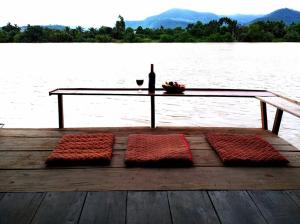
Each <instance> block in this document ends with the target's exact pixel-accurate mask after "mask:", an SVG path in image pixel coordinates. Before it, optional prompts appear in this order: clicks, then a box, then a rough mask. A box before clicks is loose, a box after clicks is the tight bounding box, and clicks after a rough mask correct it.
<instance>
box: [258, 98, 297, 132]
mask: <svg viewBox="0 0 300 224" xmlns="http://www.w3.org/2000/svg"><path fill="white" fill-rule="evenodd" d="M274 95H275V96H272V97H270V96H257V97H256V98H257V99H259V100H260V105H261V117H262V127H263V128H264V129H266V130H267V129H268V119H267V118H268V117H267V106H266V104H270V105H272V106H274V107H276V108H277V111H276V115H275V119H274V124H273V129H272V132H273V133H274V134H276V135H277V134H278V132H279V128H280V124H281V120H282V115H283V111H286V112H288V113H290V114H292V115H294V116H296V117H298V118H300V103H299V102H297V101H294V100H291V99H288V98H286V97H283V96H280V95H278V94H276V93H274Z"/></svg>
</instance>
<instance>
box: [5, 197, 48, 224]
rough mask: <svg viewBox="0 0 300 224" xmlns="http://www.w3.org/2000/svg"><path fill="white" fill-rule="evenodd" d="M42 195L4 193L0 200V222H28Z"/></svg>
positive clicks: (7, 223)
mask: <svg viewBox="0 0 300 224" xmlns="http://www.w3.org/2000/svg"><path fill="white" fill-rule="evenodd" d="M43 196H44V194H43V193H6V194H5V196H4V197H3V198H2V200H0V223H1V224H13V223H24V224H27V223H30V221H31V220H32V218H33V217H34V215H35V213H36V211H37V209H38V207H39V205H40V203H41V201H42V199H43Z"/></svg>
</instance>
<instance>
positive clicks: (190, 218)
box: [168, 191, 220, 224]
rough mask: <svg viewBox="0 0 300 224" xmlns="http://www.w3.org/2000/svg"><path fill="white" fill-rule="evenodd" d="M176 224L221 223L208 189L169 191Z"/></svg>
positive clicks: (173, 218)
mask: <svg viewBox="0 0 300 224" xmlns="http://www.w3.org/2000/svg"><path fill="white" fill-rule="evenodd" d="M168 198H169V203H170V210H171V214H172V220H173V223H174V224H183V223H189V224H193V223H195V224H198V223H203V224H204V223H205V224H210V223H211V224H217V223H220V222H219V220H218V217H217V214H216V213H215V210H214V208H213V206H212V203H211V201H210V199H209V197H208V195H207V192H206V191H169V192H168Z"/></svg>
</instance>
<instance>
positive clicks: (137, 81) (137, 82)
mask: <svg viewBox="0 0 300 224" xmlns="http://www.w3.org/2000/svg"><path fill="white" fill-rule="evenodd" d="M143 83H144V79H137V80H136V84H137V85H138V86H139V87H141V86H142V85H143ZM141 91H142V90H141V89H139V92H141Z"/></svg>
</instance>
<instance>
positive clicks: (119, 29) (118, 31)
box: [113, 15, 125, 40]
mask: <svg viewBox="0 0 300 224" xmlns="http://www.w3.org/2000/svg"><path fill="white" fill-rule="evenodd" d="M113 31H114V32H113V33H114V38H116V39H118V40H121V39H123V37H124V34H125V22H124V18H123V17H122V16H121V15H119V20H118V21H116V25H115V27H114V29H113Z"/></svg>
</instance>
